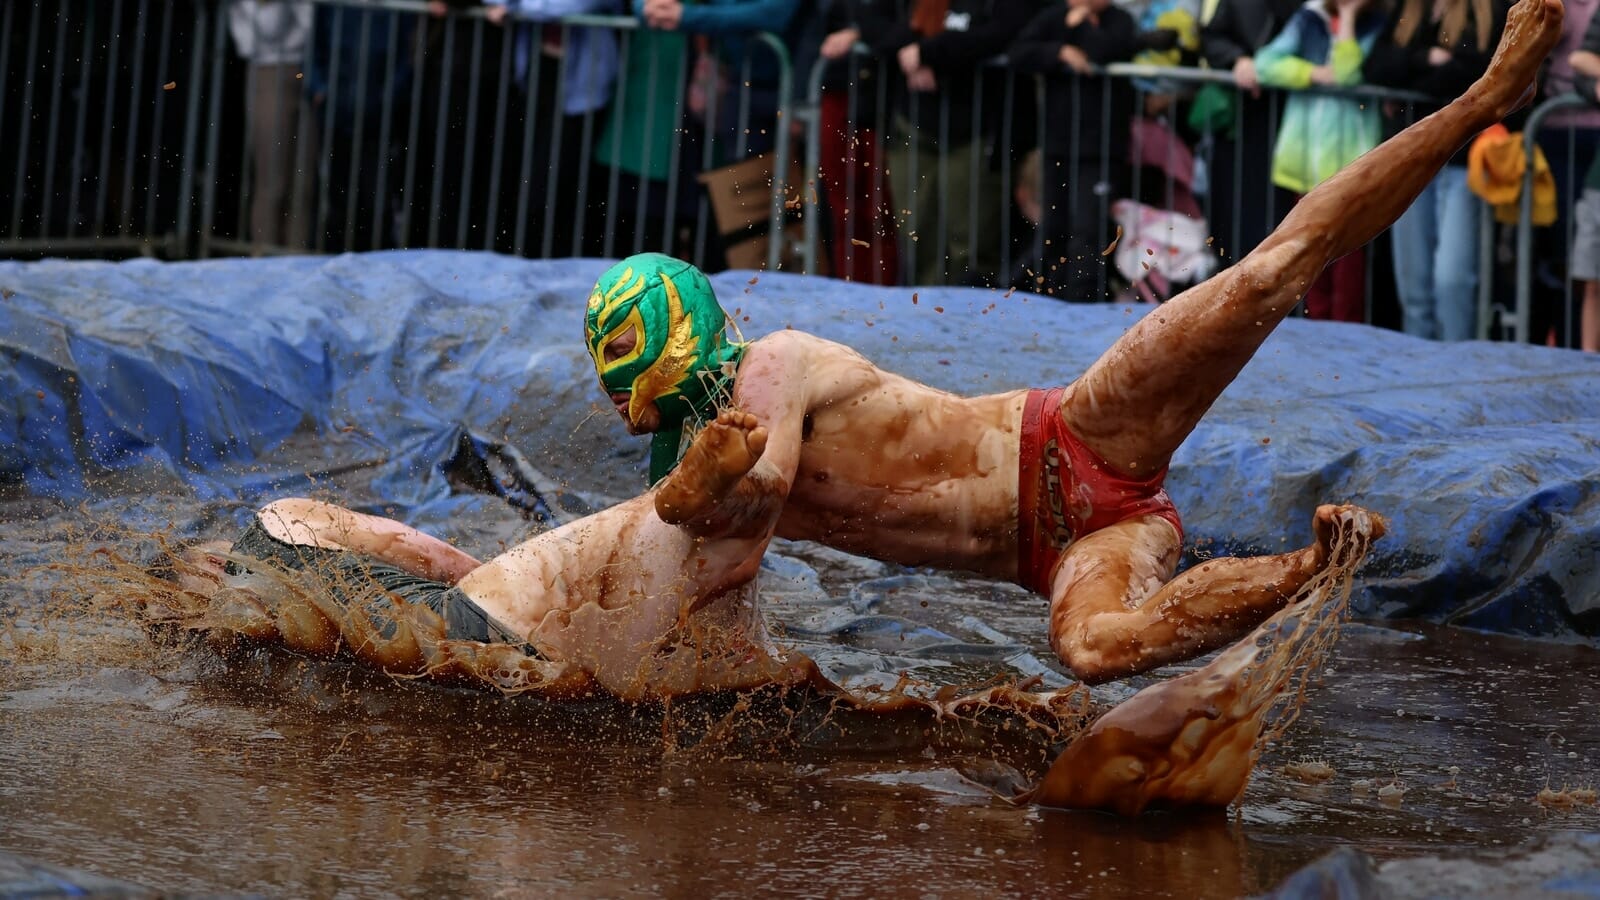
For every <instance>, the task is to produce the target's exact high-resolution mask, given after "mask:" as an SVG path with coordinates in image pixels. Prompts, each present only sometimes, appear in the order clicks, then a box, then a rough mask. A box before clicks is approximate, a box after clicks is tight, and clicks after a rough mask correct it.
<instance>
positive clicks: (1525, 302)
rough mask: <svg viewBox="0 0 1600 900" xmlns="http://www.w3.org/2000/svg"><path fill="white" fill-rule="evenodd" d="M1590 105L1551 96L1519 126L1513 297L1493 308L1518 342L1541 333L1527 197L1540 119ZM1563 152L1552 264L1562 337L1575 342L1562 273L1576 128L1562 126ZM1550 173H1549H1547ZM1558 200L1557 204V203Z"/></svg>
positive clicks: (1569, 245)
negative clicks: (1561, 211)
mask: <svg viewBox="0 0 1600 900" xmlns="http://www.w3.org/2000/svg"><path fill="white" fill-rule="evenodd" d="M1590 107H1592V104H1591V103H1589V102H1588V101H1587V100H1585V99H1583V98H1582V97H1579V96H1578V95H1577V94H1565V95H1561V96H1557V97H1551V98H1549V99H1548V100H1545V101H1544V102H1542V103H1540V104H1539V105H1538V106H1536V107H1534V109H1533V111H1532V112H1530V113H1529V114H1528V118H1527V120H1526V122H1524V124H1523V131H1522V140H1523V154H1524V156H1523V158H1524V159H1525V160H1527V161H1528V163H1529V164H1528V165H1526V166H1525V168H1524V171H1523V177H1522V190H1521V193H1520V195H1519V197H1518V205H1519V213H1518V216H1517V224H1516V294H1515V297H1516V301H1515V306H1514V307H1513V308H1511V309H1503V308H1502V309H1499V310H1498V312H1499V313H1500V324H1501V326H1502V328H1503V329H1504V330H1505V332H1506V334H1507V337H1508V339H1511V340H1520V341H1541V339H1542V336H1541V335H1538V334H1535V333H1534V324H1533V323H1534V306H1535V299H1534V279H1535V271H1534V264H1535V262H1537V261H1539V259H1540V258H1541V256H1542V255H1541V254H1539V253H1538V252H1537V251H1536V250H1535V248H1534V229H1535V226H1534V224H1533V199H1534V177H1535V171H1534V166H1533V165H1532V160H1533V159H1534V153H1535V150H1536V148H1537V147H1538V146H1539V144H1540V137H1541V134H1542V133H1544V132H1545V131H1547V130H1549V129H1547V126H1546V122H1547V121H1548V120H1549V118H1550V116H1551V115H1553V114H1554V113H1557V112H1560V111H1562V110H1571V109H1585V108H1590ZM1566 131H1567V135H1566V137H1567V143H1568V146H1567V152H1566V153H1564V154H1562V157H1563V159H1564V160H1565V161H1566V167H1565V171H1564V172H1562V173H1560V174H1562V175H1564V176H1565V177H1564V178H1563V179H1561V180H1562V181H1564V182H1565V184H1566V185H1567V186H1568V188H1569V190H1568V191H1567V199H1568V201H1569V202H1568V203H1567V204H1565V209H1566V214H1565V215H1562V216H1559V217H1558V218H1557V220H1556V223H1555V225H1554V226H1553V227H1556V228H1560V229H1561V230H1562V251H1563V252H1561V254H1560V256H1559V258H1558V259H1556V260H1554V263H1555V265H1556V266H1557V268H1558V270H1559V271H1558V272H1557V273H1556V274H1557V275H1559V277H1560V282H1561V290H1560V299H1561V307H1562V309H1561V313H1562V317H1563V326H1564V330H1563V332H1562V333H1563V334H1564V335H1565V336H1566V343H1567V345H1568V346H1577V343H1578V341H1577V328H1576V325H1577V323H1576V322H1574V321H1573V318H1574V316H1573V313H1574V310H1575V309H1576V307H1577V304H1576V303H1575V302H1574V299H1575V298H1574V297H1573V293H1572V285H1573V279H1572V278H1570V277H1568V275H1569V272H1570V261H1571V259H1572V254H1573V251H1574V249H1575V248H1574V243H1575V241H1574V237H1575V234H1576V225H1575V222H1576V219H1577V216H1576V209H1577V199H1578V198H1579V197H1581V196H1582V194H1583V189H1582V184H1581V181H1582V175H1581V174H1580V172H1579V171H1578V168H1579V167H1578V164H1577V156H1578V154H1577V153H1576V152H1575V148H1574V146H1573V145H1574V144H1575V139H1576V129H1575V128H1572V127H1568V128H1567V129H1566ZM1552 174H1555V173H1552ZM1559 205H1560V204H1559V201H1558V206H1559Z"/></svg>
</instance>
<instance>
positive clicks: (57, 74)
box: [39, 6, 69, 237]
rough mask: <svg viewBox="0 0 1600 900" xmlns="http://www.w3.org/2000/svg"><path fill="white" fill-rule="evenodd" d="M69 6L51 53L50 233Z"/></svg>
mask: <svg viewBox="0 0 1600 900" xmlns="http://www.w3.org/2000/svg"><path fill="white" fill-rule="evenodd" d="M68 13H69V7H68V6H63V7H62V9H61V15H60V17H59V18H57V19H56V49H55V54H54V55H52V56H51V57H50V63H51V65H50V68H51V70H52V71H51V74H50V118H49V120H48V121H49V123H50V124H49V126H48V127H47V128H46V129H45V139H44V185H43V188H42V190H41V191H40V193H39V197H40V200H41V202H40V204H39V206H40V208H39V236H40V237H49V236H50V218H51V216H50V211H51V210H52V209H54V208H55V202H54V199H55V186H56V137H57V134H58V129H57V128H56V127H55V126H56V123H57V122H59V121H61V79H62V77H63V72H64V70H65V69H66V68H67V66H66V63H67V60H66V58H65V57H66V55H67V22H68V21H69V16H68Z"/></svg>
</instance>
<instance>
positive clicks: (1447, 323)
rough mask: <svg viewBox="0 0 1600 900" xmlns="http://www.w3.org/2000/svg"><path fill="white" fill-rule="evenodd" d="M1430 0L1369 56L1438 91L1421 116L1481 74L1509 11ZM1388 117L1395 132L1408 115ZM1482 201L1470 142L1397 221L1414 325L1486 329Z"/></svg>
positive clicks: (1461, 333) (1371, 76) (1375, 68)
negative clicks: (1481, 308)
mask: <svg viewBox="0 0 1600 900" xmlns="http://www.w3.org/2000/svg"><path fill="white" fill-rule="evenodd" d="M1424 3H1425V0H1405V2H1404V3H1403V4H1402V5H1401V7H1400V11H1399V14H1398V15H1397V16H1396V17H1395V19H1394V23H1393V25H1392V26H1391V27H1390V28H1389V29H1388V31H1387V32H1386V33H1385V34H1384V35H1383V37H1381V38H1379V39H1378V41H1377V43H1376V44H1375V45H1374V46H1373V48H1372V52H1371V53H1369V54H1368V55H1367V60H1366V62H1365V64H1363V66H1362V72H1363V73H1364V75H1365V77H1366V80H1367V81H1369V82H1371V83H1373V84H1379V85H1384V86H1386V87H1393V88H1402V89H1406V90H1411V91H1416V92H1417V93H1420V94H1426V95H1428V96H1429V97H1432V98H1434V99H1435V100H1437V101H1438V103H1437V104H1431V105H1427V106H1425V107H1423V108H1419V109H1417V110H1415V114H1416V117H1418V118H1420V117H1421V116H1424V115H1431V114H1432V113H1434V112H1436V111H1437V110H1439V109H1440V108H1441V107H1442V106H1444V104H1446V103H1449V102H1450V101H1451V100H1454V99H1455V98H1457V97H1459V96H1460V95H1461V93H1462V92H1463V91H1465V90H1466V89H1467V88H1468V87H1471V86H1472V83H1473V82H1475V81H1477V80H1478V79H1479V78H1480V77H1482V75H1483V73H1484V70H1486V69H1487V68H1488V67H1489V57H1490V55H1491V54H1493V53H1494V48H1495V44H1496V43H1497V42H1498V39H1499V34H1500V32H1501V31H1502V30H1504V28H1505V21H1506V7H1505V5H1504V4H1503V3H1501V2H1500V0H1426V6H1425V5H1424ZM1388 118H1389V123H1390V130H1391V131H1392V132H1399V131H1400V130H1401V129H1402V128H1404V127H1405V126H1406V125H1407V124H1409V122H1407V121H1399V119H1400V117H1399V116H1396V115H1390V116H1389V117H1388ZM1407 118H1410V117H1407ZM1482 210H1483V204H1482V202H1481V201H1479V200H1478V198H1477V197H1476V196H1474V195H1473V193H1472V191H1471V190H1469V189H1468V188H1467V148H1466V147H1463V148H1461V151H1460V152H1459V153H1457V154H1456V155H1455V156H1454V157H1453V158H1452V159H1451V160H1450V162H1449V164H1448V165H1446V166H1445V167H1444V168H1443V169H1441V170H1440V171H1439V174H1438V176H1437V177H1435V178H1434V179H1433V181H1432V182H1430V183H1429V184H1428V186H1427V187H1426V188H1424V189H1423V191H1422V194H1421V195H1420V196H1418V197H1417V199H1416V201H1415V202H1413V203H1412V204H1411V208H1410V209H1407V210H1406V211H1405V213H1404V214H1403V215H1401V216H1400V218H1399V219H1398V220H1396V221H1395V223H1394V226H1393V227H1392V228H1391V229H1390V231H1389V233H1390V235H1391V236H1392V237H1393V239H1394V278H1395V285H1396V287H1397V288H1398V289H1399V292H1400V307H1401V309H1402V310H1404V312H1405V319H1404V328H1405V332H1406V334H1410V335H1415V336H1417V337H1421V338H1430V339H1433V338H1437V339H1439V340H1444V341H1465V340H1470V339H1472V338H1474V337H1476V336H1477V329H1476V328H1475V327H1474V320H1475V318H1476V315H1477V310H1478V296H1477V288H1478V218H1479V215H1480V214H1481V213H1482Z"/></svg>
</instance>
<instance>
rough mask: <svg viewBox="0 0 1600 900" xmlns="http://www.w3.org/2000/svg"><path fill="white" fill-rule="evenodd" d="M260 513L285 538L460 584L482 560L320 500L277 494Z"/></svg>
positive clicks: (387, 521)
mask: <svg viewBox="0 0 1600 900" xmlns="http://www.w3.org/2000/svg"><path fill="white" fill-rule="evenodd" d="M257 515H258V516H259V518H260V519H261V526H262V527H263V528H265V529H266V530H267V533H268V534H270V535H272V536H273V537H275V538H277V539H278V540H280V541H285V542H287V543H291V544H301V545H305V546H309V547H323V548H326V549H330V550H350V551H353V552H355V553H360V554H362V555H363V556H370V557H372V558H373V559H377V560H381V561H383V562H386V563H389V564H390V565H392V566H398V567H399V568H401V569H404V570H405V571H407V572H410V573H411V574H413V575H416V576H418V577H420V578H428V579H432V580H434V581H442V582H444V583H446V584H455V583H456V582H458V581H460V580H461V579H462V578H464V577H466V575H467V573H469V572H471V571H472V570H473V569H476V568H477V567H478V566H479V565H480V563H479V562H478V560H476V559H474V558H473V557H472V556H471V555H469V554H467V553H466V552H464V551H462V550H460V549H457V548H456V547H453V546H451V545H450V544H448V543H446V542H444V541H441V540H439V539H438V538H436V537H432V536H430V535H426V534H423V533H422V532H420V531H418V530H416V529H415V528H412V527H411V526H409V525H404V524H401V523H400V522H396V521H394V520H393V519H385V518H382V517H379V516H369V515H367V514H365V513H358V512H355V511H353V510H349V509H345V508H343V507H341V506H335V505H333V504H332V503H323V502H322V501H320V500H307V499H304V498H298V497H297V498H290V499H286V500H275V501H273V502H272V503H269V504H267V505H266V506H264V507H262V509H261V512H260V513H258V514H257Z"/></svg>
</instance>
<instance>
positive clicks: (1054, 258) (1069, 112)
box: [1009, 0, 1138, 301]
mask: <svg viewBox="0 0 1600 900" xmlns="http://www.w3.org/2000/svg"><path fill="white" fill-rule="evenodd" d="M1137 48H1138V25H1137V23H1135V22H1134V19H1133V16H1131V15H1129V14H1128V12H1127V11H1126V10H1123V9H1121V8H1118V7H1115V6H1112V5H1111V4H1110V2H1108V0H1067V2H1066V3H1065V4H1051V5H1050V7H1049V8H1047V9H1045V10H1043V11H1041V12H1040V13H1039V14H1038V15H1037V16H1035V17H1034V18H1033V20H1032V21H1031V22H1029V23H1028V24H1027V27H1025V28H1023V29H1022V33H1021V34H1019V35H1017V40H1016V42H1015V43H1013V44H1012V45H1011V49H1010V51H1009V55H1010V57H1011V61H1012V64H1013V65H1015V66H1016V67H1017V68H1018V69H1020V70H1021V71H1024V72H1037V73H1039V74H1042V75H1044V76H1045V85H1044V92H1045V117H1046V119H1045V131H1044V148H1043V150H1044V152H1043V154H1042V160H1041V163H1042V177H1041V186H1042V187H1043V200H1044V209H1043V219H1042V221H1041V224H1040V228H1041V230H1042V231H1043V233H1044V251H1043V253H1044V258H1043V260H1042V261H1043V263H1044V265H1045V271H1044V272H1042V273H1040V274H1042V275H1043V276H1044V283H1043V287H1044V292H1045V293H1048V294H1051V295H1052V296H1054V297H1056V298H1058V299H1061V300H1071V301H1102V300H1108V299H1110V291H1109V288H1110V283H1109V282H1110V279H1109V277H1108V275H1109V273H1108V270H1107V268H1106V257H1105V255H1104V253H1102V250H1103V249H1104V248H1105V246H1106V245H1107V244H1108V243H1110V228H1109V222H1110V210H1111V203H1112V201H1114V200H1116V199H1117V198H1118V197H1121V196H1124V195H1126V193H1127V188H1126V185H1127V180H1128V178H1127V174H1128V154H1129V146H1128V144H1129V141H1128V129H1129V123H1130V121H1131V119H1132V115H1133V91H1132V88H1131V87H1130V86H1129V85H1128V83H1127V82H1126V81H1124V80H1122V79H1118V78H1106V77H1104V76H1102V75H1100V74H1098V69H1099V67H1101V66H1105V65H1107V64H1109V63H1114V62H1122V61H1126V60H1128V59H1131V58H1132V57H1133V54H1134V52H1135V51H1136V50H1137ZM1036 289H1037V288H1036Z"/></svg>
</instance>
